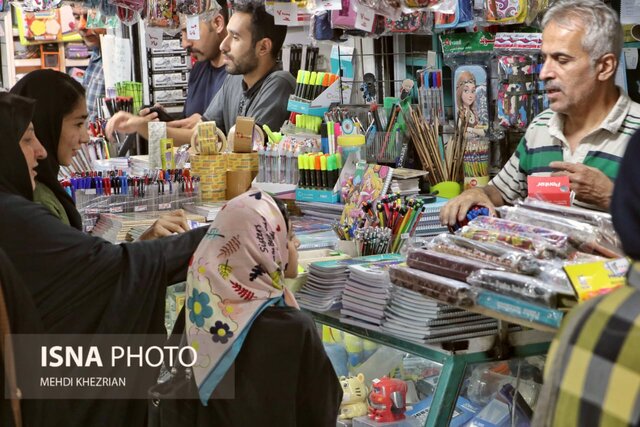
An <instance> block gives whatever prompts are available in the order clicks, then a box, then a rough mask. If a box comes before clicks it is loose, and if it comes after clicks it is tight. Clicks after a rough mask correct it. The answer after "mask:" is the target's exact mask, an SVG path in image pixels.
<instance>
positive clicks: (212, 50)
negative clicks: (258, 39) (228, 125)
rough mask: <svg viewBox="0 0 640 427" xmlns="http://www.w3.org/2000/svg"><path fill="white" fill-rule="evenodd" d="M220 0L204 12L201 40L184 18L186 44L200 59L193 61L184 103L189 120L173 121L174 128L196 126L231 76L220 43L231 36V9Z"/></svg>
mask: <svg viewBox="0 0 640 427" xmlns="http://www.w3.org/2000/svg"><path fill="white" fill-rule="evenodd" d="M217 2H218V3H217V6H218V7H216V8H215V9H214V10H211V11H209V12H205V13H203V14H202V15H200V37H199V38H198V39H197V40H191V39H189V38H188V36H187V31H186V22H184V21H186V20H185V19H181V21H183V22H182V24H181V26H182V47H183V48H185V49H187V50H188V51H189V53H190V54H191V55H192V56H194V57H195V58H196V59H197V61H198V62H196V63H195V64H193V68H192V69H191V72H190V73H189V85H188V87H187V100H186V101H185V103H184V117H185V119H183V120H175V121H173V122H170V124H169V126H171V127H186V128H192V127H193V126H195V124H196V123H198V122H199V121H200V117H201V116H202V114H203V113H204V111H205V110H206V109H207V106H208V105H209V104H210V103H211V101H212V100H213V98H214V96H215V95H216V93H218V90H220V87H221V86H222V83H223V82H224V79H225V77H226V76H227V70H226V69H225V66H224V57H223V56H222V52H221V51H220V43H222V40H224V39H225V37H227V22H228V21H229V11H228V10H227V5H226V2H225V0H217Z"/></svg>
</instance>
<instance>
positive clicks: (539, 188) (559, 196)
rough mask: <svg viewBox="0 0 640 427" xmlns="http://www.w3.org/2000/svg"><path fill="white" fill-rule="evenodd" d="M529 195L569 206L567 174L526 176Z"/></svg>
mask: <svg viewBox="0 0 640 427" xmlns="http://www.w3.org/2000/svg"><path fill="white" fill-rule="evenodd" d="M527 185H528V187H529V197H530V198H532V199H535V200H542V201H543V202H549V203H555V204H556V205H560V206H571V201H572V196H571V186H570V182H569V177H568V176H530V177H527Z"/></svg>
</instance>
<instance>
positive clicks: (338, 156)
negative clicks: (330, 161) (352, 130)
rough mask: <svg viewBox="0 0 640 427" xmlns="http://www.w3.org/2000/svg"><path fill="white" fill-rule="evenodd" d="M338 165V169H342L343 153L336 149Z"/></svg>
mask: <svg viewBox="0 0 640 427" xmlns="http://www.w3.org/2000/svg"><path fill="white" fill-rule="evenodd" d="M336 166H337V167H338V171H340V169H342V154H340V152H339V151H336Z"/></svg>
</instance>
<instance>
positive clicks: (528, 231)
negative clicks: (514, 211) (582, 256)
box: [468, 216, 569, 251]
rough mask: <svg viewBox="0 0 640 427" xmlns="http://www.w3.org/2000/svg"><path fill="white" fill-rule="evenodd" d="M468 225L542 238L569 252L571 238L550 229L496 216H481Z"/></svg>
mask: <svg viewBox="0 0 640 427" xmlns="http://www.w3.org/2000/svg"><path fill="white" fill-rule="evenodd" d="M468 225H471V226H472V227H476V228H482V229H485V230H498V231H501V232H505V233H513V234H520V235H524V236H536V237H540V238H542V239H544V240H546V241H547V242H549V243H550V244H552V245H553V246H555V247H557V248H558V250H560V251H567V250H568V245H569V236H567V235H566V234H565V233H561V232H559V231H555V230H551V229H549V228H545V227H540V226H537V225H532V224H525V223H522V222H515V221H510V220H508V219H502V218H497V217H494V216H479V217H476V218H474V219H473V220H471V221H470V222H469V224H468Z"/></svg>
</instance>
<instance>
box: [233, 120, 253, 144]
mask: <svg viewBox="0 0 640 427" xmlns="http://www.w3.org/2000/svg"><path fill="white" fill-rule="evenodd" d="M254 125H255V120H254V119H253V118H251V117H242V116H238V117H237V118H236V133H235V136H234V139H233V152H234V153H250V152H251V151H253V126H254Z"/></svg>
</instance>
